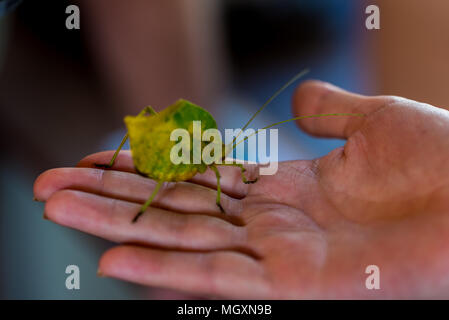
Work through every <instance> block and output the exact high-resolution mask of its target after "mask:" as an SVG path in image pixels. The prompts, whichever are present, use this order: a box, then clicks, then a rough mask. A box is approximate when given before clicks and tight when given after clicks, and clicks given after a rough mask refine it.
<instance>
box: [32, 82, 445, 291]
mask: <svg viewBox="0 0 449 320" xmlns="http://www.w3.org/2000/svg"><path fill="white" fill-rule="evenodd" d="M293 112H294V114H295V115H308V114H317V113H333V112H345V113H346V112H348V113H364V114H365V115H366V116H365V117H324V118H315V119H305V120H300V121H298V125H300V126H301V127H302V128H303V129H304V130H306V131H307V132H309V133H310V134H312V135H316V136H323V137H339V138H346V139H347V142H346V144H345V145H344V147H341V148H337V149H335V150H333V151H332V152H330V153H329V154H328V155H326V156H324V157H322V158H318V159H314V160H297V161H288V162H281V163H280V164H279V170H278V172H277V173H276V174H275V175H273V176H261V177H260V179H259V181H258V182H257V183H255V184H252V185H245V184H243V183H242V182H241V180H240V171H239V170H238V169H236V170H234V169H235V168H231V167H222V168H220V171H221V174H222V181H221V182H222V189H223V192H224V194H223V195H222V204H223V206H224V208H225V210H226V212H227V215H223V214H221V213H220V211H219V209H218V208H217V207H216V205H215V193H216V191H215V189H214V188H215V176H214V174H213V172H210V170H209V171H207V172H206V173H205V174H202V175H197V176H195V178H194V179H193V180H192V181H189V182H181V183H176V184H174V183H172V184H167V185H165V186H164V189H162V191H160V193H159V194H158V196H157V197H156V199H155V203H154V207H150V208H148V209H147V211H146V212H145V213H144V215H143V216H142V217H141V219H140V220H139V221H138V222H137V223H136V224H131V223H130V221H131V220H132V218H133V216H134V215H135V213H136V212H137V211H138V210H139V207H140V205H141V204H142V203H143V202H145V200H146V199H147V198H148V195H149V194H150V193H151V191H152V189H153V187H154V186H155V182H153V181H152V180H150V179H147V178H144V177H141V176H139V175H137V174H136V173H135V172H134V169H133V165H132V159H131V155H130V153H129V152H128V151H123V152H121V153H120V155H119V157H118V160H117V162H116V165H115V166H114V168H113V169H112V170H107V171H104V170H100V169H96V168H94V165H93V164H94V163H103V162H107V161H108V160H109V159H110V158H111V156H112V153H113V151H108V152H101V153H97V154H93V155H90V156H88V157H86V158H84V159H83V160H81V162H80V163H79V164H78V165H77V167H76V168H59V169H52V170H49V171H46V172H44V173H43V174H41V175H40V176H39V177H38V178H37V180H36V182H35V185H34V194H35V197H36V198H37V199H38V200H40V201H45V202H46V204H45V215H46V217H47V218H48V219H50V220H52V221H53V222H55V223H58V224H61V225H64V226H67V227H71V228H75V229H78V230H81V231H83V232H87V233H90V234H94V235H96V236H99V237H102V238H105V239H108V240H111V241H114V242H117V243H120V245H118V246H117V247H115V248H113V249H111V250H109V251H107V252H106V253H104V255H103V256H102V257H101V259H100V262H99V272H100V273H101V274H102V275H104V276H108V277H115V278H119V279H123V280H127V281H132V282H136V283H140V284H143V285H148V286H157V287H165V288H172V289H177V290H181V291H185V292H189V293H193V294H199V295H205V296H210V297H223V298H273V299H284V298H286V299H297V298H368V299H369V298H435V297H448V295H449V166H448V163H449V162H448V160H449V139H448V137H449V112H448V111H446V110H444V109H440V108H436V107H433V106H430V105H426V104H423V103H418V102H415V101H411V100H407V99H404V98H398V97H391V96H376V97H366V96H361V95H356V94H352V93H349V92H346V91H343V90H341V89H338V88H336V87H334V86H332V85H330V84H327V83H323V82H319V81H308V82H305V83H303V84H302V85H301V86H299V87H298V88H297V90H296V91H295V94H294V97H293ZM247 168H248V171H247V173H248V177H249V178H252V177H255V176H256V175H257V173H256V171H257V170H256V167H255V165H253V166H247ZM373 264H374V265H377V266H378V267H379V269H380V286H381V287H380V289H379V290H368V289H366V287H365V281H366V278H367V277H368V275H367V274H366V273H365V269H366V267H367V266H369V265H373Z"/></svg>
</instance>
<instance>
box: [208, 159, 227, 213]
mask: <svg viewBox="0 0 449 320" xmlns="http://www.w3.org/2000/svg"><path fill="white" fill-rule="evenodd" d="M209 168H211V169H212V171H213V172H215V176H216V177H217V200H216V203H217V206H218V207H219V208H220V211H221V212H223V213H225V211H224V209H223V207H222V206H221V201H220V198H221V187H220V178H221V176H220V172H218V169H217V167H216V166H215V165H214V164H212V165H210V166H209Z"/></svg>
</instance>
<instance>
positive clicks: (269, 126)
mask: <svg viewBox="0 0 449 320" xmlns="http://www.w3.org/2000/svg"><path fill="white" fill-rule="evenodd" d="M329 116H353V117H364V116H365V114H364V113H322V114H312V115H308V116H299V117H295V118H291V119H287V120H283V121H279V122H275V123H272V124H270V125H268V126H265V127H263V128H260V129H258V130H256V131H255V132H253V133H252V134H250V135H248V136H246V137H245V138H243V139H242V140H240V141H238V142H236V143H235V144H234V145H233V147H232V149H231V151H232V150H234V149H235V148H236V147H237V146H238V145H239V144H240V143H242V142H244V141H246V140H248V139H249V138H250V137H252V136H254V135H256V134H258V133H259V132H260V131H261V130H265V129H269V128H272V127H274V126H277V125H280V124H283V123H286V122H290V121H296V120H301V119H307V118H318V117H329Z"/></svg>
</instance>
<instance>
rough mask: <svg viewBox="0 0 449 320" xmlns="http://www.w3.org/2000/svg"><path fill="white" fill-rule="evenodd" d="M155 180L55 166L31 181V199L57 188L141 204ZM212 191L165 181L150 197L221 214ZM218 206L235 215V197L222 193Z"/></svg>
mask: <svg viewBox="0 0 449 320" xmlns="http://www.w3.org/2000/svg"><path fill="white" fill-rule="evenodd" d="M155 186H156V182H155V181H154V180H152V179H148V178H145V177H142V176H140V175H137V174H133V173H129V172H123V171H115V170H101V169H93V168H58V169H51V170H48V171H46V172H44V173H42V174H41V175H40V176H39V177H38V178H37V179H36V182H35V183H34V195H35V198H36V199H38V200H40V201H46V200H47V199H48V198H50V197H51V195H52V194H53V193H55V192H57V191H59V190H63V189H72V190H81V191H85V192H91V193H95V194H99V195H103V196H106V197H110V198H115V199H122V200H126V201H130V202H136V203H140V204H143V203H144V202H145V201H146V200H147V199H148V197H149V196H150V195H151V193H152V192H153V190H154V188H155ZM215 199H216V191H215V190H212V189H210V188H206V187H203V186H200V185H197V184H193V183H188V182H178V183H166V184H165V185H164V186H163V188H162V189H161V190H160V191H159V193H158V195H157V197H156V198H155V199H154V202H153V204H154V206H158V207H161V208H164V209H167V210H173V211H177V212H185V213H189V212H191V213H196V214H215V215H217V216H218V215H220V216H222V213H221V212H220V209H219V208H218V206H217V205H216V203H215ZM222 206H223V207H224V208H225V210H226V212H227V213H228V215H227V217H229V215H231V216H239V214H240V212H241V203H240V201H239V200H236V199H233V198H230V197H229V196H227V195H223V196H222Z"/></svg>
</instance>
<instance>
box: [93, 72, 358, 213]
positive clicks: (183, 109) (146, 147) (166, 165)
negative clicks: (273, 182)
mask: <svg viewBox="0 0 449 320" xmlns="http://www.w3.org/2000/svg"><path fill="white" fill-rule="evenodd" d="M307 72H308V70H307V69H306V70H304V71H302V72H300V73H298V74H297V75H295V76H294V77H293V78H292V79H291V80H289V81H288V82H287V83H286V84H284V85H283V86H282V87H281V88H280V89H279V90H278V91H276V93H275V94H274V95H273V96H271V97H270V98H269V99H268V100H267V101H266V102H265V103H264V104H263V105H262V107H260V108H259V109H258V110H257V112H256V113H255V114H254V115H253V116H252V117H251V118H250V119H249V120H248V122H247V123H246V124H245V125H244V126H243V128H242V130H240V132H239V134H237V136H236V137H235V138H234V139H233V141H232V143H231V144H230V145H227V146H226V145H224V144H223V149H222V150H223V152H222V154H217V155H214V159H215V160H216V161H213V162H212V163H210V164H206V163H204V162H203V160H201V161H200V162H199V163H197V164H195V163H188V164H186V163H179V164H174V163H173V162H172V161H171V159H170V152H171V149H172V147H173V146H174V145H175V144H176V141H172V140H170V136H171V132H172V131H173V130H175V129H178V128H180V129H185V130H187V131H188V132H189V133H190V134H192V124H193V122H194V121H201V130H207V129H217V123H216V122H215V120H214V118H213V117H212V116H211V115H210V113H209V112H207V111H206V110H204V109H202V108H201V107H199V106H197V105H195V104H193V103H191V102H189V101H186V100H183V99H180V100H178V101H177V102H175V103H174V104H173V105H171V106H169V107H167V108H166V109H164V110H162V111H161V112H159V113H157V112H156V111H155V110H154V109H153V108H152V107H146V108H145V109H144V110H142V111H141V112H140V113H139V114H138V115H137V116H127V117H125V124H126V126H127V129H128V132H127V134H126V135H125V136H124V137H123V139H122V142H121V143H120V146H119V147H118V148H117V150H116V151H115V153H114V155H113V156H112V159H111V161H110V162H109V163H108V164H96V166H97V167H101V168H110V167H112V166H113V165H114V162H115V159H116V158H117V155H118V153H119V151H120V149H121V148H122V147H123V145H124V144H125V142H126V140H127V139H128V138H129V139H130V146H131V153H132V158H133V162H134V166H135V168H136V171H137V172H138V173H139V174H141V175H143V176H146V177H149V178H151V179H154V180H155V181H157V185H156V187H155V188H154V190H153V192H152V194H151V195H150V197H149V198H148V200H147V201H146V202H145V203H144V204H143V205H142V207H141V208H140V210H139V212H138V213H137V214H136V216H135V217H134V219H133V220H132V222H136V221H137V220H138V218H139V217H140V216H141V215H142V213H143V212H144V211H145V210H146V209H147V208H148V206H149V205H150V204H151V202H152V201H153V199H154V197H155V196H156V194H157V193H158V191H159V189H160V188H161V186H162V185H163V183H164V182H169V181H174V182H176V181H185V180H188V179H190V178H192V177H193V176H194V175H196V174H197V173H203V172H205V171H206V170H207V168H208V167H209V168H210V169H211V170H212V171H214V172H215V175H216V178H217V198H216V204H217V206H218V207H219V208H220V210H221V211H222V212H224V210H223V207H222V206H221V203H220V195H221V188H220V173H219V171H218V169H217V166H219V165H228V166H229V165H231V166H236V167H239V168H240V170H241V175H242V181H243V183H246V184H249V183H255V182H256V181H257V179H256V180H252V181H249V180H247V179H246V177H245V174H244V172H245V168H244V167H243V165H242V164H241V163H234V162H233V163H223V162H222V161H223V160H224V159H225V157H226V156H227V155H228V154H229V153H230V152H231V151H232V150H233V149H234V148H235V147H236V146H237V145H238V144H239V143H241V142H244V141H245V140H247V139H248V138H249V136H246V137H245V138H244V139H241V140H240V141H237V138H238V137H239V135H240V133H242V132H243V131H244V130H245V129H246V128H247V127H248V125H249V124H250V123H251V121H253V120H254V118H255V117H256V116H257V115H258V114H259V113H260V112H261V111H262V110H263V109H264V108H265V107H266V106H267V105H268V104H269V103H270V102H271V101H272V100H273V99H274V98H276V97H277V96H278V95H279V94H280V93H281V92H282V91H283V90H284V89H286V88H287V87H288V86H290V85H291V84H292V83H293V82H295V81H296V80H297V79H299V78H300V77H302V76H303V75H305V74H306V73H307ZM323 116H363V114H357V113H331V114H315V115H306V116H300V117H295V118H292V119H288V120H284V121H280V122H276V123H273V124H271V125H268V126H266V127H264V128H262V129H259V130H257V131H256V132H255V133H254V134H257V133H258V132H259V131H260V130H263V129H268V128H271V127H273V126H276V125H279V124H281V123H285V122H289V121H295V120H299V119H305V118H312V117H323ZM210 143H217V141H213V142H210ZM219 143H222V142H219ZM204 147H206V143H205V142H201V150H202V149H203V148H204ZM190 153H191V154H190V155H191V156H192V153H193V150H190ZM218 160H220V161H218Z"/></svg>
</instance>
